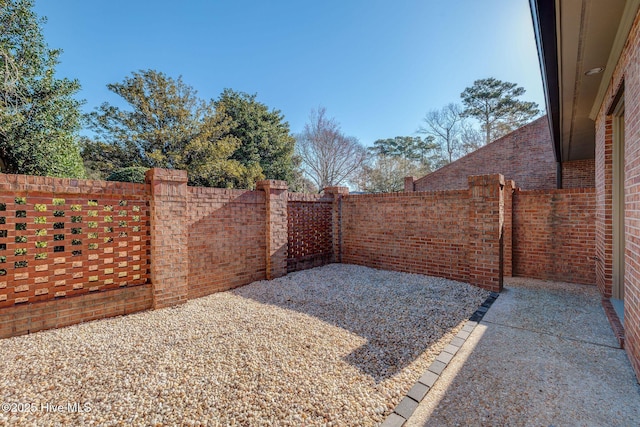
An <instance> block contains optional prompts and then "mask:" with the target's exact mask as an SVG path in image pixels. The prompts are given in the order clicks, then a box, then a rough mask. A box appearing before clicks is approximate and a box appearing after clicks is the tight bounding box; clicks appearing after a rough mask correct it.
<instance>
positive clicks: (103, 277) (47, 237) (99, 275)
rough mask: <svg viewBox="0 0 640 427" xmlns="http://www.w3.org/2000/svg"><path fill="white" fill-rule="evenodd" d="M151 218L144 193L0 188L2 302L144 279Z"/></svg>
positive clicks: (57, 295)
mask: <svg viewBox="0 0 640 427" xmlns="http://www.w3.org/2000/svg"><path fill="white" fill-rule="evenodd" d="M148 221H149V213H148V206H147V201H146V200H145V199H144V198H139V197H130V196H113V197H109V196H102V195H101V196H99V198H98V196H93V195H86V196H81V195H77V194H69V195H52V194H51V193H24V195H17V194H6V193H5V194H0V307H6V306H12V305H14V304H20V303H25V302H37V301H45V300H50V299H54V298H62V297H69V296H75V295H80V294H84V293H88V292H95V291H102V290H107V289H113V288H119V287H123V286H134V285H140V284H144V283H146V282H147V278H148V261H147V260H148V257H147V246H148V240H149V237H148V225H147V224H148Z"/></svg>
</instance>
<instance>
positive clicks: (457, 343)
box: [380, 292, 617, 427]
mask: <svg viewBox="0 0 640 427" xmlns="http://www.w3.org/2000/svg"><path fill="white" fill-rule="evenodd" d="M499 295H500V294H498V293H496V292H491V293H490V294H489V296H488V297H487V299H486V300H484V302H483V303H482V304H480V306H479V307H478V309H477V310H476V311H475V312H474V313H473V314H472V315H471V316H470V317H469V319H468V320H467V322H466V323H465V324H464V326H463V327H462V329H461V330H460V332H458V334H457V335H456V336H455V337H453V339H452V340H451V342H450V343H449V344H447V345H446V346H445V348H444V350H442V352H440V354H439V355H438V356H437V357H436V359H435V360H434V361H433V362H432V363H431V366H429V368H428V369H427V372H425V373H424V374H423V375H422V376H421V377H420V378H419V379H418V381H416V383H415V384H414V385H413V386H412V387H411V389H410V390H409V391H408V392H407V394H406V396H405V397H403V398H402V400H401V401H400V403H398V405H397V406H396V407H395V409H394V410H393V412H392V413H391V414H390V415H389V416H388V417H387V418H386V419H385V420H384V422H383V423H382V424H380V427H402V426H403V425H404V424H405V423H406V422H407V420H408V419H409V418H410V417H411V415H412V414H413V413H414V411H415V410H416V409H417V408H418V405H419V404H420V402H421V401H422V400H424V398H425V397H427V396H428V394H429V391H430V390H431V388H432V387H433V385H434V384H435V382H436V381H438V379H439V378H440V375H441V374H442V371H443V370H444V369H445V368H446V367H447V366H448V365H449V363H450V362H451V360H452V359H453V357H454V355H455V354H456V353H457V352H458V350H459V349H460V347H462V346H463V345H464V343H465V342H466V341H467V338H469V335H471V332H473V330H474V329H475V328H476V326H478V323H480V321H481V320H482V318H483V317H484V315H485V314H487V311H488V310H489V307H491V304H493V303H494V301H495V300H496V299H497V298H498V296H499ZM603 304H604V302H603ZM609 304H611V303H609ZM612 310H613V307H612ZM605 311H606V310H605ZM616 318H617V316H616Z"/></svg>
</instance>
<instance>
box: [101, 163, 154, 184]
mask: <svg viewBox="0 0 640 427" xmlns="http://www.w3.org/2000/svg"><path fill="white" fill-rule="evenodd" d="M148 170H149V168H145V167H144V166H129V167H128V168H122V169H118V170H115V171H113V172H111V174H110V175H109V176H108V177H107V181H120V182H135V183H138V184H144V182H145V174H146V173H147V171H148Z"/></svg>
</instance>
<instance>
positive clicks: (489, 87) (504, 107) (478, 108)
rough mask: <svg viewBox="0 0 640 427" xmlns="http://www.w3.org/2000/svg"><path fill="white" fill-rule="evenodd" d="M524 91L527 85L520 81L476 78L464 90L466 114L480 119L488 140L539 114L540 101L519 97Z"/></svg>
mask: <svg viewBox="0 0 640 427" xmlns="http://www.w3.org/2000/svg"><path fill="white" fill-rule="evenodd" d="M524 93H525V89H524V88H523V87H519V86H518V85H517V84H516V83H509V82H503V81H501V80H498V79H495V78H493V77H490V78H488V79H480V80H476V81H474V82H473V86H471V87H468V88H466V89H465V90H464V91H463V92H462V93H461V94H460V97H461V98H462V103H463V104H464V107H465V109H464V111H463V114H464V116H466V117H474V118H476V119H477V120H478V121H479V122H480V124H481V126H482V130H483V131H484V133H485V143H486V144H488V143H490V142H491V141H493V140H494V139H496V138H499V137H500V136H503V135H506V134H507V133H509V132H511V131H512V130H514V129H517V128H519V127H521V126H523V125H525V124H527V123H528V122H529V121H531V120H532V119H533V118H534V117H536V116H537V115H538V113H539V112H540V111H539V110H538V104H536V103H535V102H526V101H521V100H519V99H517V98H518V97H519V96H521V95H523V94H524Z"/></svg>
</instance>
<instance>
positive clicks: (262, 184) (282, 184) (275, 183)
mask: <svg viewBox="0 0 640 427" xmlns="http://www.w3.org/2000/svg"><path fill="white" fill-rule="evenodd" d="M267 188H268V189H271V190H287V189H288V188H289V186H288V185H287V181H280V180H277V179H263V180H262V181H258V182H256V189H258V190H264V189H267Z"/></svg>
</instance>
